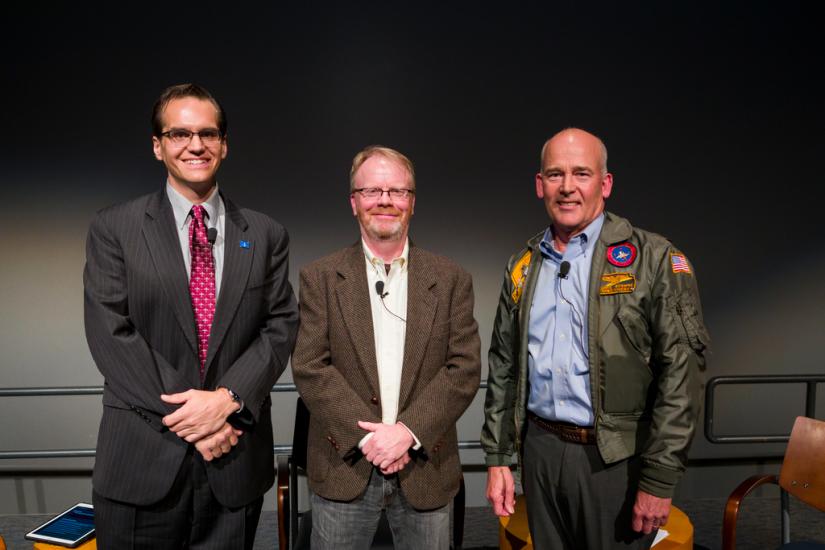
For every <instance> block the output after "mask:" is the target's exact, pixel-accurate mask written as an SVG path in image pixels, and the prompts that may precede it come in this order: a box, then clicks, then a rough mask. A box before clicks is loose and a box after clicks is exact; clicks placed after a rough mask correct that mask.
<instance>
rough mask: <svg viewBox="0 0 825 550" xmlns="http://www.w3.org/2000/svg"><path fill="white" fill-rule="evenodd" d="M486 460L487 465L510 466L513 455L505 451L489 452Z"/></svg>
mask: <svg viewBox="0 0 825 550" xmlns="http://www.w3.org/2000/svg"><path fill="white" fill-rule="evenodd" d="M484 462H485V463H486V464H487V466H509V465H510V464H511V463H512V462H513V457H512V455H509V454H505V453H496V454H487V455H486V456H485V457H484Z"/></svg>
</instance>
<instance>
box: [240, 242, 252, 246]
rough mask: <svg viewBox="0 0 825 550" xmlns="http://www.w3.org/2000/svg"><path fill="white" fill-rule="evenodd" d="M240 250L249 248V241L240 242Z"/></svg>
mask: <svg viewBox="0 0 825 550" xmlns="http://www.w3.org/2000/svg"><path fill="white" fill-rule="evenodd" d="M240 244H241V248H249V246H250V245H249V241H241V243H240Z"/></svg>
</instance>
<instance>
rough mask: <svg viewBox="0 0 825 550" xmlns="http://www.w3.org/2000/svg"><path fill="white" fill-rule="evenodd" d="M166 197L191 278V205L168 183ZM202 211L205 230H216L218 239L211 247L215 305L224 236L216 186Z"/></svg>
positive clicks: (223, 212) (222, 215)
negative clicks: (212, 228) (204, 218)
mask: <svg viewBox="0 0 825 550" xmlns="http://www.w3.org/2000/svg"><path fill="white" fill-rule="evenodd" d="M166 196H168V197H169V202H171V203H172V213H173V214H174V215H175V228H176V229H177V230H178V238H179V239H180V249H181V252H183V264H184V265H185V266H186V277H187V279H191V277H192V273H191V271H192V256H191V253H190V251H189V222H190V220H191V219H192V216H191V215H190V213H191V211H192V207H193V206H194V204H193V203H191V202H189V200H188V199H186V198H185V197H184V196H183V195H181V194H180V193H178V192H177V191H176V190H175V189H174V188H173V187H172V186H171V185H169V183H167V184H166ZM201 206H203V208H204V210H206V215H207V218H206V220H204V222H205V223H206V228H207V229H209V228H210V227H214V228H215V229H217V230H218V237H217V238H216V239H215V244H213V245H212V258H213V260H214V262H215V305H217V302H218V296H219V295H220V291H221V276H222V275H223V251H224V242H225V239H224V236H225V235H226V232H225V227H226V208H225V207H224V204H223V199H222V198H221V195H220V193H218V186H217V185H215V189H213V190H212V194H211V195H209V198H208V199H206V202H204V203H202V205H201Z"/></svg>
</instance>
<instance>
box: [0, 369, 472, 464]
mask: <svg viewBox="0 0 825 550" xmlns="http://www.w3.org/2000/svg"><path fill="white" fill-rule="evenodd" d="M486 387H487V381H486V380H482V381H481V383H480V384H479V388H478V389H480V390H481V389H485V388H486ZM294 391H297V388H296V387H295V384H275V385H274V386H272V389H271V390H270V393H283V392H294ZM102 393H103V386H73V387H42V388H0V397H55V396H76V395H101V394H102ZM458 448H459V449H464V450H467V449H480V448H481V442H480V441H478V440H475V441H459V442H458ZM272 449H273V451H274V453H275V454H276V455H279V454H292V445H273V447H272ZM94 456H95V449H53V450H46V451H40V450H27V451H0V460H2V459H6V460H15V459H18V460H19V459H31V458H94Z"/></svg>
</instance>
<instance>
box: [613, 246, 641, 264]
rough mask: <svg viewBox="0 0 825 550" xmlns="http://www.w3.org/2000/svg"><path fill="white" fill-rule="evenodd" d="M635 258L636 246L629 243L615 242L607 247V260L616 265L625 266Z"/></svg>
mask: <svg viewBox="0 0 825 550" xmlns="http://www.w3.org/2000/svg"><path fill="white" fill-rule="evenodd" d="M635 260H636V247H635V246H633V245H632V244H630V243H622V244H617V245H615V246H611V247H609V248H608V249H607V261H608V262H610V263H611V264H613V265H615V266H616V267H627V266H629V265H630V264H632V263H633V262H634V261H635Z"/></svg>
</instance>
